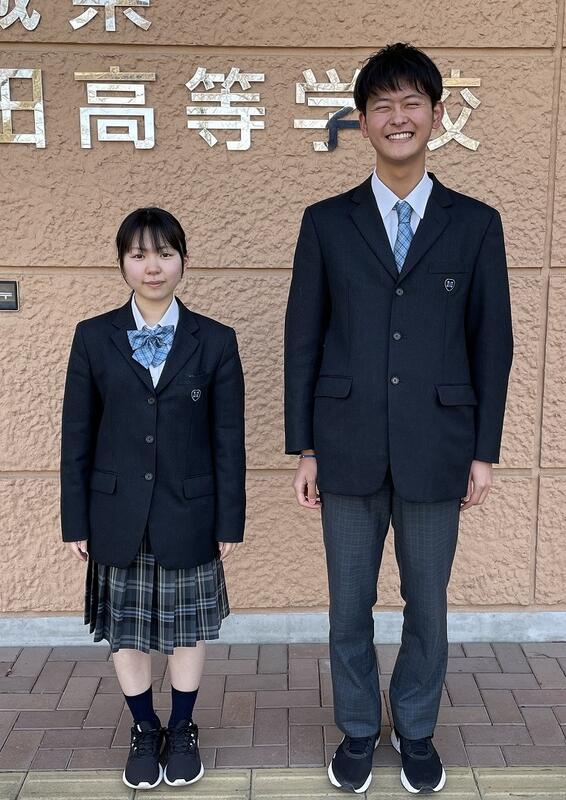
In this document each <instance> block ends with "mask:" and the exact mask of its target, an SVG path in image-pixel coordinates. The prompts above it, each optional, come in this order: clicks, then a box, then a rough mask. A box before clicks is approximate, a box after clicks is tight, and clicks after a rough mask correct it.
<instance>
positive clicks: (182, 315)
mask: <svg viewBox="0 0 566 800" xmlns="http://www.w3.org/2000/svg"><path fill="white" fill-rule="evenodd" d="M177 303H178V305H179V322H178V324H177V330H176V331H175V338H174V339H173V345H172V347H171V350H170V351H169V355H168V356H167V360H166V362H165V366H164V367H163V372H162V373H161V377H160V378H159V381H158V382H157V386H156V387H155V391H156V392H157V394H159V393H160V392H162V391H163V389H165V387H166V386H167V385H168V384H169V383H171V381H172V380H173V378H174V377H175V375H176V374H177V373H178V372H179V370H180V369H181V368H182V367H183V366H184V365H185V364H186V363H187V361H188V360H189V358H190V357H191V356H192V355H193V353H194V352H195V350H196V349H197V347H198V345H199V340H198V339H197V337H196V336H195V335H194V334H195V332H196V331H198V328H199V325H198V322H197V320H196V317H195V315H194V314H193V312H192V311H190V310H189V309H188V308H187V307H186V306H185V305H184V304H183V303H181V301H180V300H179V298H177Z"/></svg>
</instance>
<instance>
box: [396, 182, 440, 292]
mask: <svg viewBox="0 0 566 800" xmlns="http://www.w3.org/2000/svg"><path fill="white" fill-rule="evenodd" d="M429 175H430V177H431V178H432V181H433V186H432V191H431V193H430V197H429V199H428V203H427V205H426V209H425V214H424V217H423V218H422V220H421V221H420V222H419V227H418V228H417V230H416V231H415V235H414V236H413V238H412V240H411V244H410V246H409V251H408V253H407V256H406V258H405V263H404V264H403V269H402V270H401V273H400V275H399V280H400V281H401V280H403V278H405V277H406V276H407V275H408V274H409V273H410V272H411V270H412V269H414V267H415V266H416V264H418V262H419V261H420V260H421V258H422V257H423V256H424V255H425V254H426V253H427V252H428V250H430V248H431V247H432V245H433V244H434V243H435V241H436V240H437V239H438V237H439V236H440V234H441V233H442V231H443V230H444V228H445V227H446V226H447V225H448V223H449V221H450V214H449V213H448V211H447V210H446V208H447V206H450V205H452V201H451V200H450V195H449V194H448V191H447V190H446V188H445V187H444V186H443V185H442V184H441V183H440V182H439V181H438V180H437V179H436V177H435V176H434V175H433V174H432V173H431V172H429Z"/></svg>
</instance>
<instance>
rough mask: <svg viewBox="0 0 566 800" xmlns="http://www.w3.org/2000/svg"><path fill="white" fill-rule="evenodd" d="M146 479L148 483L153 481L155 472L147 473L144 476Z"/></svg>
mask: <svg viewBox="0 0 566 800" xmlns="http://www.w3.org/2000/svg"><path fill="white" fill-rule="evenodd" d="M144 478H145V479H146V481H152V480H153V472H146V473H145V475H144Z"/></svg>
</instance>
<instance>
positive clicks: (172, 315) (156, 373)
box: [132, 295, 179, 386]
mask: <svg viewBox="0 0 566 800" xmlns="http://www.w3.org/2000/svg"><path fill="white" fill-rule="evenodd" d="M132 313H133V315H134V320H135V322H136V327H137V329H138V331H141V329H142V328H143V326H144V325H145V326H146V327H147V328H149V329H150V331H151V330H153V329H154V328H155V327H157V326H156V325H148V324H147V322H146V321H145V320H144V318H143V317H142V315H141V311H140V310H139V308H138V306H137V303H136V298H135V295H132ZM178 322H179V306H178V305H177V300H176V299H175V298H173V299H172V300H171V305H170V306H169V308H168V309H167V311H166V312H165V314H164V315H163V316H162V317H161V319H160V320H159V322H158V323H157V325H161V327H162V328H163V327H165V325H172V326H173V327H174V328H175V330H177V323H178ZM165 361H167V359H165ZM165 361H162V362H161V364H159V366H157V367H150V368H149V372H150V374H151V380H152V381H153V385H154V386H157V382H158V380H159V378H160V377H161V373H162V372H163V367H164V366H165Z"/></svg>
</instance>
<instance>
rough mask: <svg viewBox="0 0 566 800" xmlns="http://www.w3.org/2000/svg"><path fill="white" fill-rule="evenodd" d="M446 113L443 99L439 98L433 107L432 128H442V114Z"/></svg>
mask: <svg viewBox="0 0 566 800" xmlns="http://www.w3.org/2000/svg"><path fill="white" fill-rule="evenodd" d="M443 114H444V103H443V102H442V100H439V101H438V103H436V105H435V106H433V109H432V128H433V130H437V129H438V128H440V125H441V124H442V116H443Z"/></svg>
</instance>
